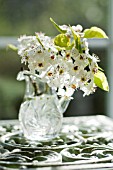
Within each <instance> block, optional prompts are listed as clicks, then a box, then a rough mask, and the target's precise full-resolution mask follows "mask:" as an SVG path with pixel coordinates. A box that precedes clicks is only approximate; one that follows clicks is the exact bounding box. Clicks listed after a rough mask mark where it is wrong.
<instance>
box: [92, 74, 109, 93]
mask: <svg viewBox="0 0 113 170" xmlns="http://www.w3.org/2000/svg"><path fill="white" fill-rule="evenodd" d="M94 83H95V84H96V86H97V87H99V88H101V89H102V90H105V91H109V85H108V81H107V78H106V76H105V74H104V73H103V72H101V71H98V72H97V73H96V74H95V75H94Z"/></svg>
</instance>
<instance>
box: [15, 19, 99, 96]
mask: <svg viewBox="0 0 113 170" xmlns="http://www.w3.org/2000/svg"><path fill="white" fill-rule="evenodd" d="M54 24H55V26H56V27H57V29H58V30H59V31H60V32H61V33H60V34H58V35H57V36H55V37H54V38H51V37H49V36H46V35H45V34H44V33H41V32H40V33H36V34H35V35H34V36H26V35H23V36H21V37H20V38H19V39H18V42H19V45H18V54H19V55H20V56H21V63H25V64H27V65H28V69H29V71H30V73H32V74H35V75H37V76H38V77H39V78H40V79H41V80H42V81H43V82H46V83H47V84H48V86H50V87H51V88H52V89H54V90H55V91H56V92H57V94H58V96H64V97H67V98H72V95H73V93H74V91H75V90H82V91H83V96H86V95H89V94H91V93H93V92H95V89H96V86H97V84H96V83H95V75H96V73H98V70H99V67H98V62H99V58H98V57H97V56H96V55H95V54H92V55H91V54H90V53H89V48H88V42H87V38H85V36H84V35H85V32H83V28H82V26H81V25H77V26H67V25H62V26H58V25H56V23H55V22H54Z"/></svg>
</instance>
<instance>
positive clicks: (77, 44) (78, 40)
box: [70, 27, 82, 53]
mask: <svg viewBox="0 0 113 170" xmlns="http://www.w3.org/2000/svg"><path fill="white" fill-rule="evenodd" d="M70 29H71V31H72V34H73V38H74V40H75V44H76V48H77V49H78V50H79V52H80V53H81V52H82V48H81V39H80V36H79V35H78V34H77V33H75V32H74V30H73V29H72V27H70Z"/></svg>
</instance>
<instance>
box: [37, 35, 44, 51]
mask: <svg viewBox="0 0 113 170" xmlns="http://www.w3.org/2000/svg"><path fill="white" fill-rule="evenodd" d="M35 35H36V39H37V40H38V42H39V43H40V45H41V46H42V47H43V48H44V45H43V44H42V42H41V40H40V38H39V37H38V34H37V33H35ZM44 49H45V48H44Z"/></svg>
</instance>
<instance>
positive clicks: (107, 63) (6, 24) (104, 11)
mask: <svg viewBox="0 0 113 170" xmlns="http://www.w3.org/2000/svg"><path fill="white" fill-rule="evenodd" d="M112 9H113V1H112V0H107V1H106V0H84V1H83V0H57V1H55V0H0V119H15V118H17V117H18V110H19V106H20V104H21V102H22V100H23V96H24V90H25V83H24V82H18V81H17V80H16V76H17V73H18V72H19V71H20V69H21V64H20V58H19V56H18V55H17V54H16V53H15V52H14V51H11V50H8V49H7V44H8V43H13V44H17V38H18V37H19V36H20V35H23V34H26V35H34V33H35V32H38V31H42V32H46V34H47V35H49V36H54V35H56V34H57V31H56V29H55V28H54V27H53V25H52V24H51V22H50V20H49V18H50V17H52V18H53V19H54V20H55V21H56V22H57V23H58V24H60V25H62V24H70V25H77V24H81V25H82V26H83V28H84V29H85V28H89V27H91V26H98V27H100V28H102V29H103V30H104V31H105V32H106V33H107V35H108V36H109V37H110V38H109V40H93V41H92V40H91V41H90V42H89V43H90V48H91V50H90V53H95V54H97V55H98V56H99V58H100V60H101V62H100V66H101V67H102V68H103V69H104V70H105V72H106V75H107V77H108V81H109V84H110V92H109V93H107V92H104V91H102V90H100V89H98V90H97V91H96V93H95V94H93V95H90V96H88V97H83V96H82V95H83V94H82V92H80V91H77V92H75V94H74V100H72V101H71V103H70V105H69V108H68V109H67V111H66V112H65V113H64V116H81V115H97V114H101V115H107V116H110V117H113V114H112V110H113V104H112V101H113V93H112V89H113V80H112V79H113V78H112V77H113V75H112V74H113V70H112V69H113V65H112V63H113V61H112V60H113V59H112V58H113V56H112V53H113V49H112V39H113V37H112V35H113V30H112V29H113V24H112V20H113V12H112Z"/></svg>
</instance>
